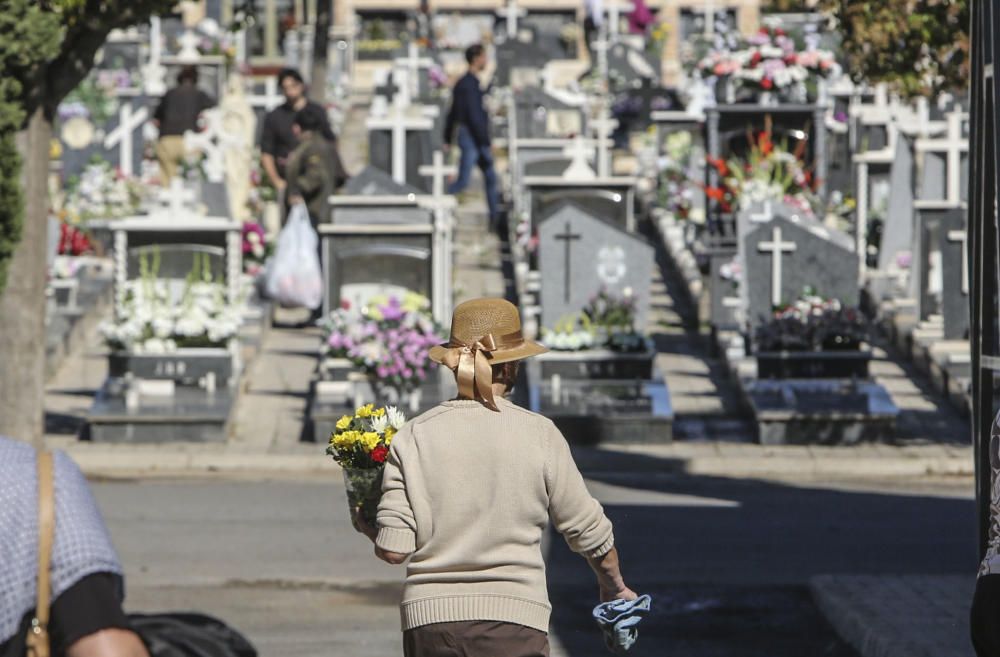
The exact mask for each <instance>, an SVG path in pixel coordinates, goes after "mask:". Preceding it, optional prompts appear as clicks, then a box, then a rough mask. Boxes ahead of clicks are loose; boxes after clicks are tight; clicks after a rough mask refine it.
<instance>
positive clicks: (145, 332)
mask: <svg viewBox="0 0 1000 657" xmlns="http://www.w3.org/2000/svg"><path fill="white" fill-rule="evenodd" d="M158 265H159V263H158V256H156V255H154V258H153V264H152V265H150V264H149V262H148V260H147V258H146V257H145V256H143V257H142V258H141V259H140V269H141V271H142V275H141V277H140V279H139V280H136V281H130V282H129V283H127V284H126V292H125V294H126V296H125V312H124V313H123V314H122V319H120V320H116V321H106V322H103V323H101V325H100V326H99V327H98V330H99V332H100V333H101V335H102V337H103V338H104V341H105V343H106V344H107V345H108V347H110V348H111V349H112V350H115V351H132V352H135V353H168V352H171V351H174V350H176V349H178V348H184V347H223V346H225V345H226V343H227V342H228V341H229V340H230V339H231V338H233V337H235V336H236V334H237V333H238V332H239V329H240V324H241V323H242V317H241V315H240V312H239V310H238V309H237V308H235V307H233V306H232V305H231V304H229V303H227V301H226V296H225V286H223V285H222V284H220V283H216V282H214V281H212V280H211V276H210V275H209V273H208V272H209V268H208V265H207V263H202V262H201V261H200V259H196V261H195V266H194V268H193V269H192V270H191V273H190V274H188V278H187V281H186V282H185V286H184V289H183V291H182V292H181V293H180V297H179V298H177V297H176V295H172V294H171V291H170V289H169V287H168V286H167V283H166V281H162V280H157V279H156V270H157V269H158Z"/></svg>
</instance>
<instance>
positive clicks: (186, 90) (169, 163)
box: [153, 66, 215, 186]
mask: <svg viewBox="0 0 1000 657" xmlns="http://www.w3.org/2000/svg"><path fill="white" fill-rule="evenodd" d="M213 105H215V99H213V98H212V97H211V96H209V95H208V94H207V93H205V92H204V91H202V90H201V89H199V88H198V69H197V68H195V67H194V66H185V67H184V68H182V69H181V72H180V73H179V74H178V75H177V86H176V87H174V88H173V89H171V90H170V91H168V92H167V93H166V95H164V96H163V99H162V100H161V101H160V104H159V105H158V106H157V107H156V111H155V112H154V113H153V120H154V122H155V124H156V126H157V127H158V128H159V129H160V137H159V139H158V140H157V142H156V159H157V160H158V161H159V163H160V174H161V176H162V178H163V181H162V182H163V184H164V186H167V185H169V184H170V180H171V179H172V178H173V177H174V176H176V175H177V171H178V169H179V168H180V165H181V162H182V161H183V160H184V157H185V155H187V152H186V150H185V148H184V133H185V132H187V131H191V132H196V131H197V130H198V117H199V116H200V115H201V113H202V112H204V111H205V110H207V109H208V108H210V107H212V106H213Z"/></svg>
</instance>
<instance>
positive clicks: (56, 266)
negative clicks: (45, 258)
mask: <svg viewBox="0 0 1000 657" xmlns="http://www.w3.org/2000/svg"><path fill="white" fill-rule="evenodd" d="M79 271H80V263H79V262H78V261H77V259H76V258H60V257H57V258H54V259H53V261H52V266H51V267H49V279H50V280H54V281H64V280H69V279H72V278H76V274H77V272H79Z"/></svg>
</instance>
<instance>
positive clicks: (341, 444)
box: [326, 404, 406, 531]
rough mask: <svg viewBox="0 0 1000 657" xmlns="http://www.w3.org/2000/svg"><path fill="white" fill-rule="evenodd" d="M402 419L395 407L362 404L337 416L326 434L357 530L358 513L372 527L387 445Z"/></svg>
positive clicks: (327, 450)
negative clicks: (331, 428) (347, 412)
mask: <svg viewBox="0 0 1000 657" xmlns="http://www.w3.org/2000/svg"><path fill="white" fill-rule="evenodd" d="M405 423H406V416H404V415H403V413H402V412H400V411H399V410H398V409H397V408H395V407H392V406H389V407H380V408H376V407H375V405H374V404H365V405H364V406H360V407H358V409H357V410H356V411H354V413H353V414H352V415H345V416H343V417H342V418H340V420H338V421H337V425H336V428H335V429H334V431H333V433H332V434H331V435H330V444H329V446H328V447H327V448H326V453H327V454H328V455H330V456H331V457H333V460H334V461H336V462H337V464H339V465H340V467H341V468H343V472H344V485H345V487H346V489H347V504H348V510H349V512H350V514H351V524H352V525H353V526H354V528H355V529H356V530H358V531H361V527H360V526H359V524H358V518H359V517H361V518H362V519H363V520H364V521H365V522H366V523H367V524H368V526H369V527H375V513H376V511H377V510H378V503H379V500H380V499H381V498H382V472H383V470H384V469H385V461H386V459H387V458H388V457H389V446H390V445H391V444H392V438H393V436H395V435H396V433H397V432H398V431H399V430H400V429H401V428H402V427H403V424H405Z"/></svg>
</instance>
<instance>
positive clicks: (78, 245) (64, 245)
mask: <svg viewBox="0 0 1000 657" xmlns="http://www.w3.org/2000/svg"><path fill="white" fill-rule="evenodd" d="M93 250H94V245H93V244H92V243H91V241H90V237H88V236H87V234H86V233H85V232H83V231H82V230H80V229H79V228H77V227H76V226H71V225H69V224H67V223H65V222H64V223H61V224H60V225H59V255H71V256H79V255H84V254H86V253H92V252H93Z"/></svg>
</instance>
